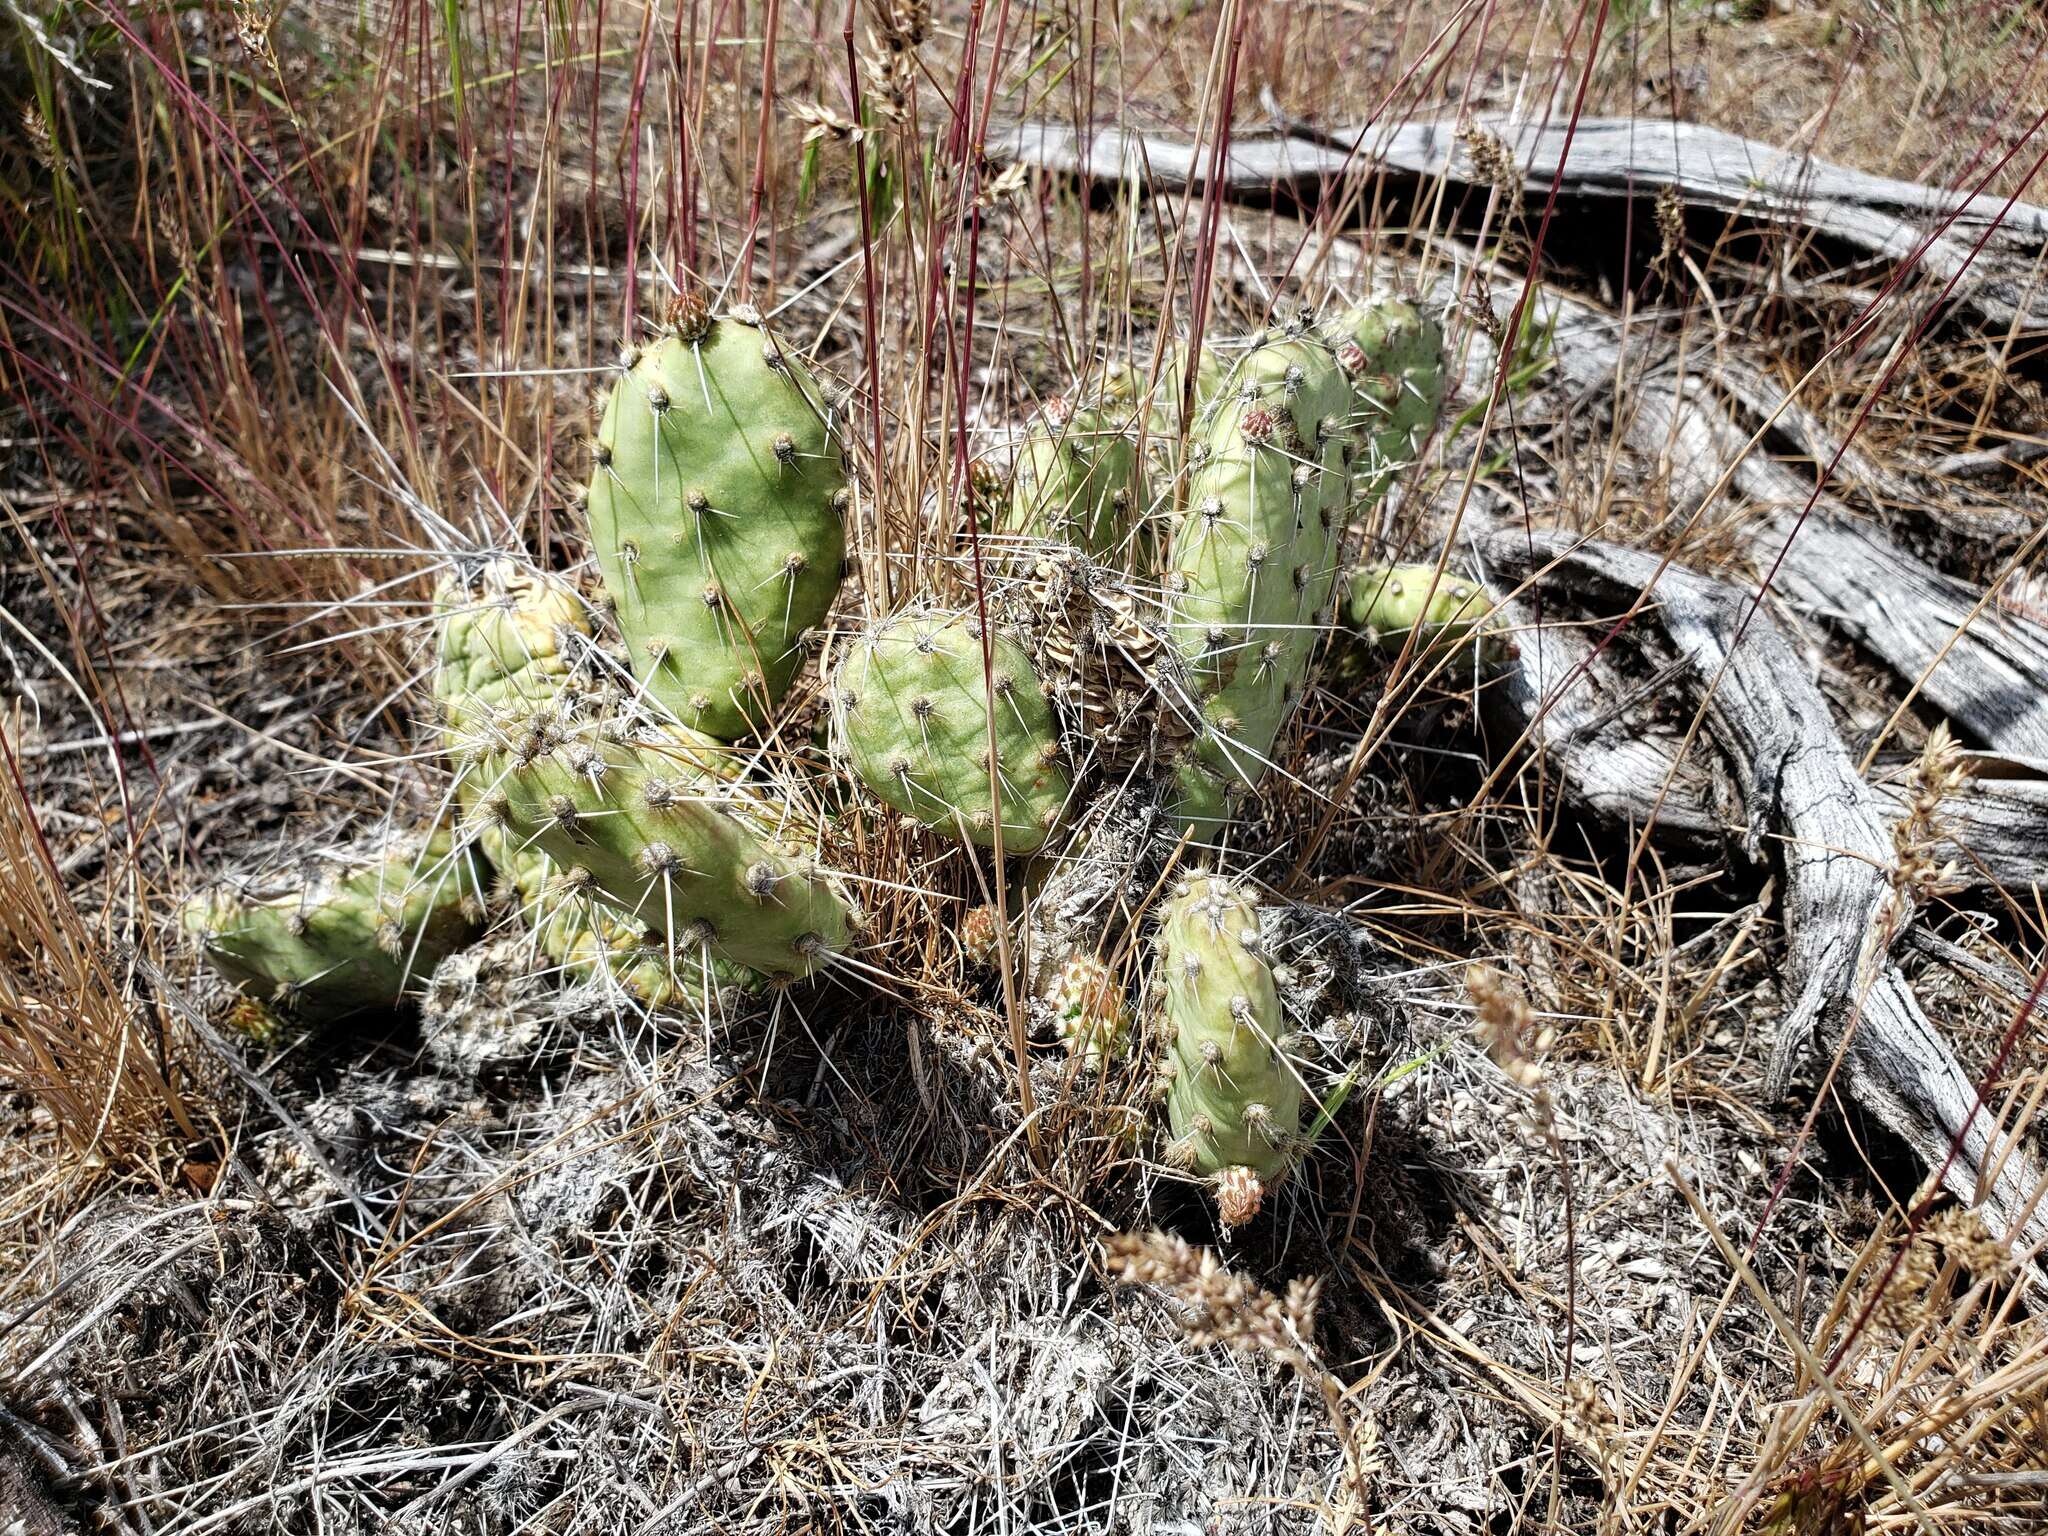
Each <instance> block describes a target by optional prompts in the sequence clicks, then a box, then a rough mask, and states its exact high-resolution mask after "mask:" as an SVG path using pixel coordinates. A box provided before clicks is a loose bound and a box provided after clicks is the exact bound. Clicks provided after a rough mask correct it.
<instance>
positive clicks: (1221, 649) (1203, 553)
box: [1166, 327, 1352, 831]
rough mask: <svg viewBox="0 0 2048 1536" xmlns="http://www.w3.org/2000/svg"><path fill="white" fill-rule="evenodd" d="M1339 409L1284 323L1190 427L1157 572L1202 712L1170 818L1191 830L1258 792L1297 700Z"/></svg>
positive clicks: (1311, 633)
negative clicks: (1182, 500)
mask: <svg viewBox="0 0 2048 1536" xmlns="http://www.w3.org/2000/svg"><path fill="white" fill-rule="evenodd" d="M1351 409H1352V401H1351V391H1350V388H1349V386H1348V385H1347V384H1346V382H1345V380H1344V376H1343V375H1342V373H1341V372H1339V370H1338V368H1337V364H1336V360H1335V358H1334V357H1333V355H1332V353H1331V350H1330V348H1329V347H1328V346H1327V345H1326V344H1325V343H1324V342H1323V341H1322V340H1321V339H1320V338H1318V337H1317V336H1315V335H1313V334H1312V333H1310V332H1308V331H1306V330H1305V329H1303V328H1301V327H1292V328H1290V329H1289V330H1288V331H1287V332H1285V333H1282V334H1280V335H1279V336H1277V337H1273V338H1269V339H1268V340H1267V341H1265V342H1264V343H1262V344H1261V345H1260V346H1258V347H1257V348H1255V349H1254V350H1252V351H1251V352H1250V353H1248V354H1246V355H1245V356H1244V357H1243V358H1242V359H1241V360H1240V361H1239V362H1238V364H1237V366H1236V368H1235V369H1233V370H1232V372H1231V374H1230V376H1229V378H1228V379H1227V380H1226V381H1225V384H1224V386H1223V390H1222V392H1221V394H1220V395H1219V396H1218V398H1217V399H1216V401H1215V402H1214V404H1213V409H1212V412H1211V415H1210V417H1209V420H1208V422H1207V423H1206V425H1205V426H1204V428H1203V431H1202V435H1201V440H1200V443H1199V450H1198V454H1197V457H1198V462H1197V463H1196V465H1195V467H1194V469H1193V471H1192V473H1191V474H1190V475H1189V477H1188V486H1187V507H1186V510H1185V511H1184V513H1183V514H1182V515H1181V517H1180V520H1179V521H1178V523H1177V524H1176V526H1175V528H1174V531H1173V537H1172V539H1171V541H1170V543H1169V545H1168V549H1167V572H1166V584H1167V589H1168V600H1169V602H1170V603H1171V605H1172V625H1173V635H1174V643H1175V646H1176V648H1177V649H1178V650H1179V651H1180V653H1181V656H1182V658H1183V660H1184V661H1185V662H1186V663H1187V665H1188V668H1189V670H1190V672H1191V674H1192V675H1193V677H1194V679H1195V682H1196V685H1197V687H1198V688H1199V689H1200V692H1201V704H1202V710H1203V721H1202V728H1201V733H1200V735H1199V737H1198V738H1197V740H1196V742H1195V744H1194V748H1193V751H1192V752H1191V753H1190V754H1188V755H1186V756H1184V757H1183V758H1182V760H1181V762H1180V764H1179V766H1178V768H1177V770H1176V793H1175V798H1174V801H1173V807H1172V808H1173V810H1174V811H1175V813H1176V814H1177V815H1179V816H1180V817H1181V818H1182V819H1183V820H1185V821H1188V822H1190V823H1192V824H1193V825H1194V826H1195V828H1196V829H1197V831H1213V830H1216V829H1217V828H1219V827H1220V826H1221V825H1222V823H1223V821H1224V819H1225V817H1226V814H1227V803H1228V799H1229V797H1230V795H1231V793H1232V792H1233V791H1235V790H1236V789H1238V788H1239V787H1240V786H1249V785H1252V784H1256V783H1257V782H1258V780H1259V778H1260V776H1261V775H1262V774H1263V773H1264V772H1265V769H1266V765H1267V760H1268V757H1269V755H1270V753H1271V750H1272V746H1273V742H1274V740H1275V738H1276V737H1277V736H1278V735H1279V732H1280V727H1281V725H1282V724H1283V723H1284V722H1285V721H1286V719H1287V716H1288V714H1289V713H1290V712H1291V711H1292V709H1293V708H1294V705H1295V703H1296V701H1297V700H1298V699H1299V698H1300V696H1301V692H1302V687H1303V684H1304V682H1305V681H1306V679H1307V674H1308V662H1309V657H1310V654H1311V652H1312V651H1313V649H1314V646H1315V642H1316V638H1317V636H1318V634H1319V633H1320V630H1321V628H1322V626H1323V624H1324V622H1325V613H1324V610H1325V609H1326V607H1327V606H1328V604H1329V600H1330V593H1331V589H1332V587H1333V585H1334V583H1335V579H1336V567H1337V545H1338V541H1339V538H1340V536H1341V524H1340V521H1339V516H1338V514H1339V512H1340V511H1341V509H1342V505H1343V501H1344V496H1345V487H1346V476H1347V471H1348V468H1349V463H1350V459H1349V444H1350V433H1349V429H1348V421H1349V416H1350V412H1351Z"/></svg>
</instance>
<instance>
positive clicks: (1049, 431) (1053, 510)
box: [1003, 397, 1148, 559]
mask: <svg viewBox="0 0 2048 1536" xmlns="http://www.w3.org/2000/svg"><path fill="white" fill-rule="evenodd" d="M1010 498H1011V501H1010V516H1009V519H1008V521H1007V522H1006V523H1005V524H1004V528H1003V531H1004V532H1006V533H1012V534H1019V535H1022V536H1023V537H1026V538H1032V539H1044V540H1047V541H1049V542H1051V543H1055V544H1070V545H1072V546H1073V547H1074V548H1076V549H1079V550H1081V551H1083V552H1084V553H1086V554H1088V555H1091V556H1093V557H1095V558H1097V559H1110V558H1113V557H1115V556H1116V555H1117V554H1119V553H1120V552H1121V551H1123V550H1124V548H1125V547H1126V545H1128V544H1129V542H1130V540H1131V537H1132V534H1133V533H1134V532H1135V531H1136V529H1137V526H1138V522H1139V519H1141V518H1142V517H1143V516H1144V515H1145V510H1146V504H1147V501H1148V492H1147V489H1146V485H1145V477H1144V473H1143V470H1142V468H1141V466H1140V465H1139V463H1138V433H1137V419H1136V411H1135V407H1133V406H1132V405H1130V404H1129V403H1127V402H1125V403H1121V404H1119V403H1118V402H1113V401H1105V402H1103V403H1100V404H1097V405H1094V406H1090V407H1085V408H1079V409H1077V408H1075V407H1073V406H1071V405H1069V404H1068V402H1066V401H1065V400H1063V399H1060V398H1058V397H1055V398H1053V399H1051V400H1049V401H1047V402H1046V404H1045V407H1044V409H1043V410H1042V411H1041V412H1040V413H1039V416H1038V419H1037V420H1036V421H1034V422H1033V423H1032V426H1031V430H1030V431H1029V433H1028V434H1026V436H1025V438H1024V441H1023V442H1022V443H1021V444H1020V445H1019V446H1018V449H1017V459H1016V464H1015V466H1014V470H1013V474H1012V479H1011V482H1010Z"/></svg>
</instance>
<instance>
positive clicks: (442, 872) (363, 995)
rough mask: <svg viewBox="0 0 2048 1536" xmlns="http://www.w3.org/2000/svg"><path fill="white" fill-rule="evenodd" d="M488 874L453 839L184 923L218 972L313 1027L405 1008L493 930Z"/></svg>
mask: <svg viewBox="0 0 2048 1536" xmlns="http://www.w3.org/2000/svg"><path fill="white" fill-rule="evenodd" d="M481 888H482V873H481V871H480V870H479V869H478V868H477V867H476V865H475V864H474V863H473V862H472V859H471V855H470V854H469V852H468V851H467V850H464V849H458V848H457V847H456V845H455V841H454V839H453V838H452V837H451V836H450V835H449V834H448V832H446V831H445V830H442V831H437V832H435V833H433V834H432V835H431V836H429V837H425V838H419V837H412V838H402V839H398V840H396V841H394V842H392V843H390V844H389V845H387V846H381V847H379V848H377V849H375V850H365V849H342V850H336V851H333V852H327V853H322V854H319V855H315V856H313V857H310V858H307V859H305V860H303V861H301V863H300V864H299V865H298V866H297V867H295V868H293V869H291V870H289V871H285V872H280V873H279V874H277V875H275V876H269V877H264V878H261V879H259V880H255V881H249V882H244V883H242V884H240V885H239V886H223V887H220V888H217V889H215V890H212V891H209V892H206V893H204V894H202V895H199V896H196V897H194V898H193V899H192V900H191V901H189V902H187V903H186V904H185V907H184V908H183V910H182V911H181V913H180V914H179V922H180V926H181V927H182V928H183V929H184V931H185V932H186V933H187V934H189V935H191V936H192V937H193V938H195V939H197V940H198V941H199V943H200V945H201V948H202V950H203V951H204V953H205V956H206V959H207V961H208V962H209V963H210V964H211V965H212V966H213V968H214V969H215V970H217V971H219V972H220V973H221V975H223V976H225V977H226V978H227V979H228V980H229V981H231V982H233V983H234V984H235V985H236V986H237V987H239V988H240V989H241V990H242V992H243V993H244V994H246V995H247V996H249V997H251V998H254V999H255V1000H256V1001H258V1002H261V1003H267V1004H269V1005H270V1006H272V1007H274V1008H276V1009H277V1010H278V1011H279V1012H280V1013H283V1014H286V1015H288V1016H290V1017H293V1018H297V1019H301V1020H304V1021H305V1022H307V1023H315V1024H325V1023H333V1022H336V1021H339V1020H342V1019H347V1018H350V1017H352V1016H354V1015H357V1014H364V1013H375V1012H379V1011H382V1010H388V1009H391V1008H395V1007H397V1006H398V1005H399V1004H400V1003H401V1002H403V1001H404V1000H405V998H406V997H407V996H408V995H409V994H411V993H414V992H417V991H418V990H419V989H420V988H422V987H424V986H425V985H426V982H427V979H428V978H429V977H430V976H432V975H433V972H434V967H435V966H437V965H439V964H440V963H441V962H442V961H443V960H444V959H446V958H447V957H448V956H449V955H451V954H453V953H454V952H455V951H456V950H458V949H461V948H463V947H464V946H466V945H468V944H471V943H473V942H474V941H475V940H476V938H477V936H478V934H479V933H480V932H481V931H482V919H481V911H482V909H481V904H480V903H479V901H478V900H477V893H478V891H479V890H480V889H481Z"/></svg>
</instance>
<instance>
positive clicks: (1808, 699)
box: [1481, 530, 2048, 1245]
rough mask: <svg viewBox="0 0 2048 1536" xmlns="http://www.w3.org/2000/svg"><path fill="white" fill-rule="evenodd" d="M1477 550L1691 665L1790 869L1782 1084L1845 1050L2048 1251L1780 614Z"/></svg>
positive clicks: (1954, 1179) (1877, 824)
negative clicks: (1911, 942)
mask: <svg viewBox="0 0 2048 1536" xmlns="http://www.w3.org/2000/svg"><path fill="white" fill-rule="evenodd" d="M1481 552H1482V553H1483V555H1484V557H1485V559H1486V561H1487V564H1488V566H1489V567H1490V569H1491V571H1492V573H1494V574H1495V575H1496V576H1499V577H1504V578H1507V579H1512V580H1516V581H1526V582H1529V583H1531V584H1532V585H1533V587H1534V589H1535V590H1536V591H1538V592H1540V593H1541V594H1543V595H1544V598H1545V600H1546V601H1547V602H1550V603H1555V604H1559V605H1572V606H1575V607H1576V608H1578V609H1580V610H1584V609H1586V608H1587V607H1588V606H1589V605H1591V607H1592V609H1593V611H1594V612H1595V613H1596V614H1598V615H1599V616H1600V617H1603V618H1605V619H1607V620H1608V621H1609V622H1610V623H1611V622H1612V621H1613V620H1615V619H1619V618H1621V617H1623V616H1624V615H1627V616H1629V622H1630V623H1632V624H1646V625H1654V626H1656V627H1657V628H1658V629H1659V630H1660V631H1661V632H1662V634H1663V636H1664V637H1665V639H1666V640H1668V642H1669V643H1670V645H1671V646H1672V647H1673V648H1674V649H1675V650H1676V651H1677V653H1678V654H1679V655H1681V656H1682V657H1684V658H1685V660H1686V662H1687V664H1688V673H1689V675H1688V678H1687V682H1688V684H1689V687H1690V689H1691V691H1692V692H1693V694H1694V695H1695V697H1696V698H1697V699H1698V701H1699V704H1700V707H1701V708H1703V709H1704V711H1705V727H1706V734H1707V736H1708V738H1709V739H1710V740H1711V742H1712V744H1713V746H1714V748H1715V750H1716V751H1717V753H1718V755H1719V756H1720V758H1721V760H1722V763H1723V765H1724V767H1725V770H1726V772H1727V774H1728V776H1729V778H1730V780H1731V781H1732V782H1733V783H1734V784H1735V785H1736V786H1737V787H1738V790H1739V793H1740V796H1741V803H1742V811H1743V817H1744V822H1745V836H1744V839H1743V846H1744V848H1745V849H1746V851H1747V852H1748V854H1749V856H1750V857H1752V858H1753V859H1755V860H1756V861H1758V862H1759V863H1766V864H1769V865H1771V866H1773V867H1775V868H1776V869H1778V870H1779V872H1780V873H1781V875H1782V877H1783V890H1784V913H1783V922H1784V930H1785V945H1786V955H1785V975H1786V980H1787V987H1788V992H1789V995H1790V997H1791V1005H1790V1007H1789V1009H1788V1010H1787V1012H1786V1014H1785V1017H1784V1018H1783V1019H1782V1020H1781V1021H1780V1023H1779V1026H1778V1029H1777V1034H1776V1039H1775V1042H1774V1046H1773V1062H1772V1066H1773V1070H1772V1078H1773V1083H1774V1086H1776V1087H1778V1088H1780V1089H1782V1088H1783V1087H1784V1086H1785V1085H1786V1084H1788V1083H1789V1081H1790V1080H1791V1078H1792V1076H1793V1075H1794V1073H1795V1071H1797V1072H1800V1073H1807V1072H1810V1071H1812V1069H1814V1068H1815V1067H1816V1066H1817V1065H1818V1064H1821V1063H1823V1062H1825V1061H1826V1060H1828V1059H1829V1058H1830V1057H1831V1056H1832V1054H1833V1053H1834V1052H1836V1051H1839V1052H1840V1053H1841V1059H1842V1062H1843V1067H1844V1075H1845V1077H1846V1080H1847V1083H1848V1087H1849V1090H1850V1092H1851V1094H1852V1095H1853V1096H1854V1097H1855V1098H1856V1100H1857V1101H1858V1102H1859V1103H1860V1104H1862V1105H1863V1106H1864V1108H1865V1109H1866V1110H1868V1111H1869V1112H1870V1113H1871V1114H1873V1115H1874V1116H1875V1117H1876V1118H1877V1119H1878V1120H1879V1121H1880V1122H1881V1123H1882V1124H1884V1125H1885V1126H1886V1127H1887V1128H1888V1129H1889V1130H1891V1131H1892V1132H1893V1133H1894V1134H1896V1135H1897V1136H1899V1137H1900V1138H1901V1139H1902V1140H1903V1141H1904V1142H1905V1143H1906V1144H1907V1145H1908V1146H1910V1147H1911V1148H1912V1149H1913V1150H1914V1151H1915V1152H1916V1153H1917V1154H1918V1155H1919V1156H1920V1157H1921V1158H1922V1159H1923V1160H1924V1161H1925V1162H1926V1163H1927V1165H1928V1166H1929V1167H1930V1168H1933V1169H1937V1170H1940V1173H1941V1179H1942V1183H1943V1184H1944V1185H1945V1186H1946V1187H1947V1188H1948V1189H1949V1190H1950V1191H1951V1192H1953V1193H1954V1194H1955V1195H1956V1196H1957V1197H1958V1198H1960V1199H1962V1200H1964V1201H1966V1202H1968V1203H1970V1204H1977V1203H1979V1202H1980V1201H1981V1203H1982V1205H1983V1207H1984V1212H1985V1216H1986V1219H1987V1221H1989V1222H1990V1223H1991V1224H1992V1225H1993V1226H1994V1227H1995V1228H1996V1229H1997V1230H1998V1231H2000V1232H2001V1233H2005V1234H2009V1235H2010V1236H2012V1237H2013V1238H2014V1239H2015V1240H2016V1241H2018V1242H2022V1243H2026V1244H2030V1245H2031V1244H2041V1243H2048V1210H2043V1209H2040V1208H2038V1206H2037V1198H2038V1194H2039V1190H2038V1188H2037V1186H2038V1185H2039V1182H2040V1178H2041V1174H2040V1172H2039V1170H2038V1168H2037V1166H2036V1164H2035V1161H2034V1159H2033V1157H2032V1156H2031V1155H2030V1154H2029V1153H2028V1152H2027V1151H2026V1150H2025V1149H2024V1148H2009V1147H2007V1146H2005V1145H2004V1137H2003V1133H2002V1131H2001V1128H2000V1127H1999V1125H1998V1124H1997V1120H1996V1116H1995V1115H1994V1113H1993V1112H1992V1110H1990V1109H1989V1108H1988V1107H1987V1106H1986V1105H1985V1104H1984V1103H1983V1102H1982V1100H1981V1098H1980V1097H1979V1095H1978V1092H1977V1089H1976V1086H1975V1085H1974V1084H1973V1083H1972V1082H1971V1081H1970V1079H1969V1076H1968V1074H1966V1073H1965V1072H1964V1071H1963V1069H1962V1066H1961V1065H1960V1063H1958V1062H1957V1061H1956V1059H1955V1056H1954V1053H1953V1052H1951V1051H1950V1050H1949V1048H1948V1045H1947V1043H1946V1042H1945V1041H1944V1040H1943V1039H1942V1037H1941V1035H1940V1033H1939V1032H1938V1031H1937V1030H1936V1029H1935V1027H1934V1025H1933V1024H1932V1023H1931V1022H1930V1021H1929V1020H1928V1018H1927V1016H1926V1014H1925V1013H1924V1012H1923V1011H1922V1009H1921V1007H1920V1004H1919V1001H1918V999H1917V998H1916V997H1915V996H1914V994H1913V990H1912V987H1911V986H1910V984H1909V983H1908V982H1907V980H1906V978H1905V975H1904V973H1903V972H1902V971H1901V970H1900V969H1899V967H1898V966H1897V964H1896V963H1895V962H1894V961H1893V960H1892V958H1891V956H1890V953H1889V951H1890V946H1891V944H1892V943H1893V942H1894V941H1895V940H1896V939H1897V938H1898V936H1899V935H1900V934H1901V933H1902V932H1904V930H1905V929H1906V928H1907V927H1908V926H1909V925H1910V924H1911V923H1912V921H1913V915H1914V914H1913V902H1912V897H1911V892H1910V890H1909V889H1908V888H1906V887H1904V886H1902V885H1900V884H1898V883H1895V882H1894V881H1893V880H1892V879H1891V878H1890V872H1891V870H1892V867H1893V863H1894V857H1895V856H1894V853H1893V849H1892V845H1891V839H1890V836H1889V835H1888V832H1887V827H1886V817H1885V811H1884V808H1883V806H1882V805H1881V803H1880V801H1879V798H1878V796H1877V795H1876V794H1875V793H1874V792H1873V791H1872V790H1871V788H1870V787H1869V786H1868V785H1867V784H1865V783H1864V781H1863V779H1862V778H1861V777H1860V775H1859V774H1858V772H1857V769H1856V764H1855V761H1854V759H1853V758H1852V757H1851V756H1850V754H1849V752H1848V749H1847V748H1846V747H1845V746H1844V744H1843V743H1842V740H1841V738H1840V737H1839V736H1838V735H1837V733H1836V731H1835V727H1834V722H1833V720H1832V718H1831V715H1830V713H1829V710H1828V704H1827V700H1826V699H1825V698H1824V697H1823V696H1822V695H1821V692H1820V689H1819V687H1818V686H1817V685H1816V684H1815V682H1814V681H1813V678H1812V677H1811V676H1810V675H1809V672H1808V670H1807V667H1806V665H1805V663H1804V662H1802V661H1801V660H1800V658H1799V656H1798V655H1797V654H1796V653H1795V652H1794V651H1793V649H1792V647H1791V646H1789V645H1788V644H1786V642H1785V640H1784V637H1783V636H1782V635H1781V634H1779V633H1778V630H1777V627H1776V625H1775V624H1774V623H1772V621H1771V619H1770V618H1769V616H1768V615H1766V614H1762V613H1758V612H1756V611H1754V604H1753V600H1752V598H1751V596H1750V594H1748V593H1746V592H1744V591H1743V590H1742V589H1740V588H1738V587H1735V586H1732V585H1730V584H1728V583H1726V582H1719V581H1715V580H1712V579H1710V578H1708V577H1704V576H1700V575H1697V574H1695V573H1693V572H1690V571H1686V570H1683V569H1680V568H1677V567H1672V566H1665V565H1662V564H1661V562H1659V561H1658V560H1657V558H1656V557H1655V556H1652V555H1646V554H1643V553H1641V552H1639V551H1634V550H1628V549H1623V548H1620V547H1619V546H1616V545H1611V544H1602V543H1597V542H1590V541H1588V542H1575V541H1574V540H1572V539H1571V538H1569V537H1568V536H1565V535H1560V534H1556V533H1549V532H1546V533H1538V534H1534V535H1531V534H1527V533H1524V532H1522V531H1520V530H1516V531H1514V532H1511V533H1499V534H1495V535H1493V536H1492V537H1490V538H1487V539H1485V540H1484V541H1483V542H1482V546H1481ZM1952 1153H1953V1155H1952ZM2001 1159H2002V1162H2001ZM1994 1169H1996V1172H1995V1173H1994V1172H1993V1170H1994ZM1980 1185H1981V1186H1984V1187H1981V1188H1980Z"/></svg>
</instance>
